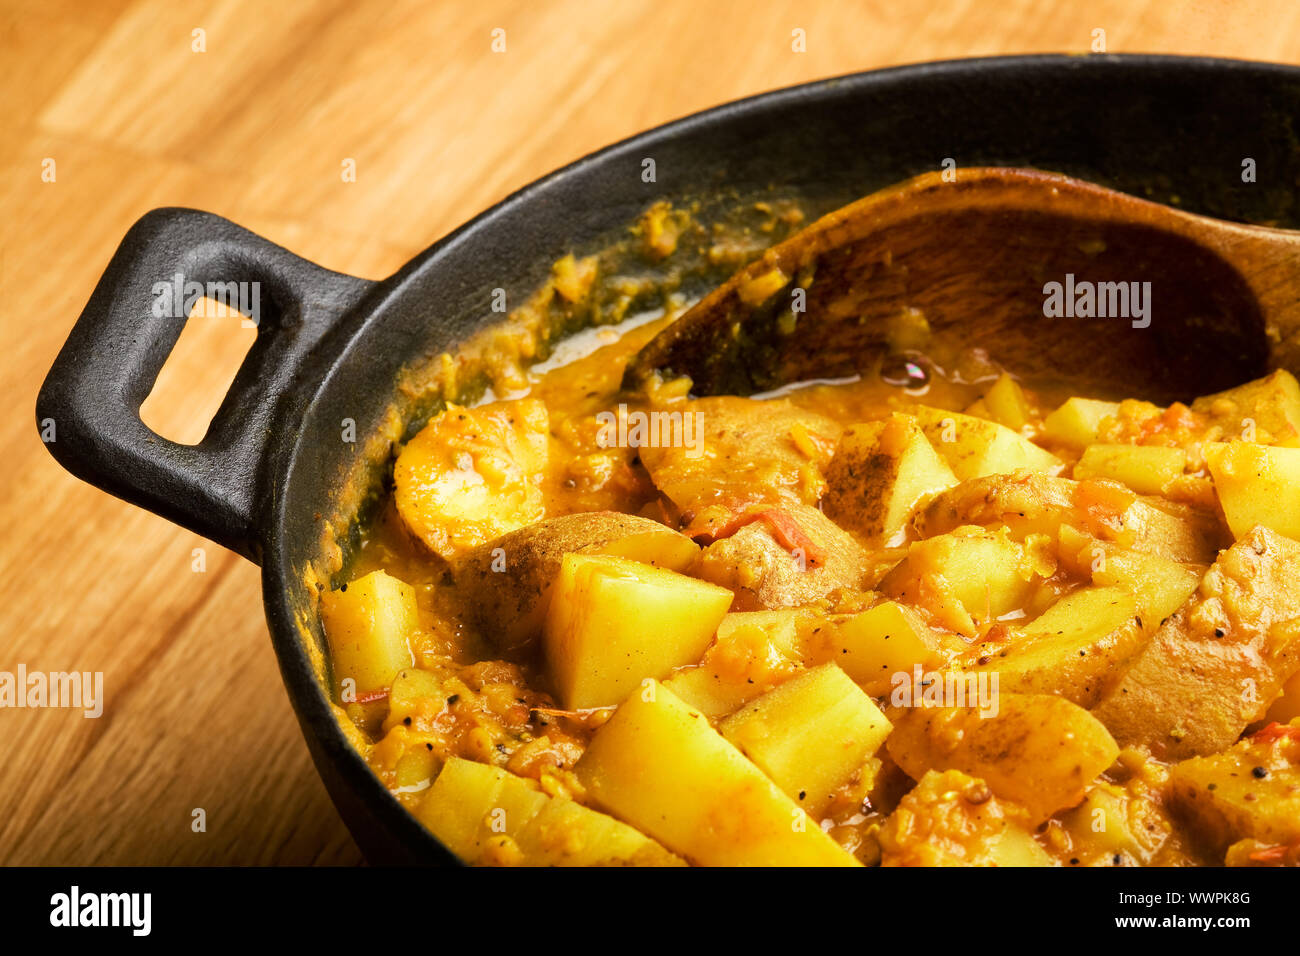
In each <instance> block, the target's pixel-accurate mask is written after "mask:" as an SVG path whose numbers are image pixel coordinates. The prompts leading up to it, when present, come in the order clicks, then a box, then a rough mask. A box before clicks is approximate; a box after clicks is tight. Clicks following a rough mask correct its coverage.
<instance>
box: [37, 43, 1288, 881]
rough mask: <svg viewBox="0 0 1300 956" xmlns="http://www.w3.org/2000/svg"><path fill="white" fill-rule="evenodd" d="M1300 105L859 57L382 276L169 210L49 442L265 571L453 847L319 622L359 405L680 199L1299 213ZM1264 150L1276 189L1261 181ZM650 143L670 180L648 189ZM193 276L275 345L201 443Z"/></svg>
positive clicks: (1193, 84)
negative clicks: (1063, 191) (165, 420)
mask: <svg viewBox="0 0 1300 956" xmlns="http://www.w3.org/2000/svg"><path fill="white" fill-rule="evenodd" d="M1297 116H1300V70H1297V69H1294V68H1289V67H1282V66H1273V65H1267V64H1257V63H1245V62H1237V61H1227V60H1209V59H1190V58H1178V57H1158V56H1086V57H1084V56H1029V57H1008V58H995V59H983V60H965V61H954V62H946V63H933V64H922V65H918V66H908V67H900V68H896V69H890V70H883V71H879V72H874V73H864V74H858V75H853V76H848V77H843V78H839V79H833V80H827V81H824V82H818V83H812V84H808V85H805V86H799V87H794V88H791V89H786V90H781V91H778V92H775V93H769V94H765V95H762V96H758V97H754V98H752V99H747V100H742V101H740V102H737V103H733V104H729V105H726V106H722V107H719V108H717V109H713V110H709V111H707V112H704V113H700V114H698V115H695V116H691V117H688V118H686V119H684V120H680V121H677V122H675V123H670V124H669V125H667V126H663V127H660V128H659V129H655V130H652V131H650V132H648V133H644V134H642V135H640V136H636V137H634V138H632V139H630V140H627V141H625V142H622V143H620V144H618V145H616V146H612V147H609V148H608V149H605V150H602V151H601V152H598V153H596V154H594V155H592V156H589V157H587V158H585V159H582V160H579V161H578V162H576V163H574V164H573V165H571V166H568V167H566V168H564V169H562V170H560V171H559V172H556V173H553V174H551V175H549V176H547V177H545V178H543V179H541V180H539V181H537V182H536V183H534V184H533V185H531V186H528V187H527V188H525V189H523V190H521V191H520V192H518V193H516V194H515V195H513V196H511V197H510V198H508V199H506V200H505V201H504V202H502V203H500V204H498V205H497V206H494V207H493V208H492V209H490V210H488V211H487V212H485V213H483V214H482V215H480V216H479V217H478V218H476V219H474V220H473V221H472V222H470V223H468V224H467V225H465V226H463V227H462V228H460V229H458V230H457V231H456V232H454V233H452V234H451V235H450V236H448V237H447V238H445V239H443V240H442V241H440V242H438V243H436V244H435V245H434V246H432V247H431V248H429V249H428V250H427V251H425V252H424V253H422V254H421V255H419V256H417V257H416V258H415V259H413V260H412V261H411V262H410V263H409V264H407V265H406V266H405V267H404V268H403V269H402V270H401V271H400V272H398V273H397V274H396V275H394V276H392V277H391V278H389V279H386V280H384V281H382V282H369V281H365V280H362V279H356V278H353V277H350V276H346V275H340V274H338V273H335V272H329V271H327V270H325V269H322V268H320V267H319V266H316V265H313V264H312V263H310V262H307V261H305V260H303V259H300V258H298V257H297V256H295V255H293V254H292V253H291V252H288V251H286V250H285V249H282V248H280V247H279V246H276V245H273V244H272V243H270V242H268V241H267V240H265V239H262V238H260V237H258V236H256V235H254V234H252V233H250V232H248V231H247V230H245V229H242V228H240V227H239V226H237V225H235V224H233V223H231V222H229V221H227V220H225V219H222V218H220V217H218V216H214V215H211V214H208V213H203V212H196V211H194V210H189V209H159V210H156V211H154V212H151V213H149V214H148V215H146V216H145V217H144V218H143V219H141V220H140V221H139V222H137V223H136V224H135V225H134V226H133V227H132V228H131V230H130V232H128V233H127V235H126V238H125V239H124V240H123V241H122V245H121V247H120V248H119V249H118V251H117V253H116V255H114V257H113V259H112V261H111V262H110V263H109V265H108V268H107V270H106V271H105V272H104V275H103V277H102V278H101V279H100V281H99V285H98V286H97V287H96V289H95V291H94V293H93V295H92V296H91V298H90V301H89V303H88V304H87V305H86V308H85V311H84V312H83V313H82V314H81V317H80V318H79V319H78V320H77V323H76V325H75V326H74V327H73V329H72V331H71V333H70V334H69V337H68V341H67V343H66V344H65V345H64V347H63V349H62V351H61V352H60V353H59V356H58V358H57V359H56V361H55V363H54V366H53V368H51V370H50V373H49V375H48V377H47V378H46V380H45V383H44V386H43V387H42V389H41V392H40V395H39V397H38V399H37V404H36V416H37V421H38V423H39V422H40V421H42V420H44V419H54V420H55V422H56V423H57V436H58V438H57V441H56V442H54V443H51V444H49V445H48V446H47V447H49V449H50V451H51V452H52V453H53V454H54V456H55V457H56V458H57V459H58V460H59V461H60V462H61V463H62V464H63V465H64V466H65V467H66V468H67V469H68V470H69V471H71V472H72V473H73V474H75V475H77V476H78V477H80V478H83V479H85V480H86V481H89V482H92V483H94V484H96V485H98V486H100V487H102V488H104V489H106V490H108V491H110V492H112V493H113V494H115V495H117V496H118V497H121V498H124V499H126V500H127V501H131V502H133V503H135V504H137V505H140V506H141V507H144V508H148V509H149V510H151V511H154V512H156V513H158V514H160V515H163V516H164V517H167V518H169V519H170V520H172V521H175V522H177V523H178V524H181V525H183V526H185V527H186V528H189V529H191V530H193V531H196V532H198V533H200V534H202V535H204V536H206V537H208V538H211V539H212V540H214V541H216V542H218V543H220V544H222V545H224V546H225V547H228V548H231V549H232V550H234V551H237V552H239V553H240V554H242V555H244V556H245V557H247V558H249V559H251V560H253V561H256V562H258V563H259V564H261V566H262V569H263V574H262V581H263V599H264V603H265V607H266V615H267V621H268V624H269V627H270V631H271V635H272V640H273V642H274V644H275V650H276V654H277V656H278V658H279V662H280V669H281V672H282V674H283V676H284V681H285V685H286V687H287V688H288V690H289V695H290V698H291V700H292V702H293V706H294V709H295V711H296V712H297V714H298V719H299V721H300V723H301V725H302V729H303V733H304V734H305V735H306V738H307V743H308V745H309V747H310V749H311V752H312V756H313V758H314V760H315V762H316V766H317V768H318V769H319V771H320V773H321V776H322V777H323V778H324V780H325V783H326V785H327V787H328V789H329V792H330V794H331V796H332V797H333V799H334V802H335V804H336V805H337V806H338V809H339V812H340V813H341V814H342V816H343V818H344V820H345V821H346V822H347V824H348V826H349V827H350V829H351V831H352V833H353V835H354V836H355V837H356V839H357V842H358V843H359V844H360V845H361V847H362V849H363V851H364V852H365V854H366V856H367V858H368V859H369V860H370V861H372V862H374V863H427V862H450V861H451V857H450V855H449V854H448V853H447V851H446V850H445V849H444V848H442V847H441V846H440V845H439V844H438V843H437V842H436V841H435V840H434V839H433V838H432V837H431V836H430V835H429V834H428V833H427V832H426V831H425V830H424V829H423V828H422V827H421V826H420V825H419V824H418V823H416V822H415V820H414V819H413V818H412V817H410V816H409V815H408V814H407V813H406V812H405V811H404V810H403V809H402V808H401V806H400V805H399V804H398V803H397V801H396V800H395V799H394V798H392V797H391V796H390V795H389V794H388V793H387V791H386V790H384V788H383V787H382V786H381V785H380V783H379V781H378V779H377V778H376V777H374V776H373V775H372V774H371V772H370V771H369V769H368V768H367V767H366V765H365V763H364V761H363V760H362V759H361V758H360V756H359V755H358V754H357V753H356V752H355V751H353V750H352V749H351V748H350V747H349V746H348V744H347V742H346V741H345V739H344V737H343V735H342V733H341V731H340V729H339V727H338V726H337V725H336V723H335V720H334V718H333V716H332V714H331V711H330V710H329V707H328V701H327V698H326V691H325V689H324V687H323V686H322V684H321V682H320V680H319V678H318V675H317V673H316V672H315V671H314V670H313V668H312V666H311V664H310V661H309V657H308V653H307V645H306V644H305V641H306V640H308V639H310V638H305V637H304V636H303V634H304V632H303V631H302V630H300V629H299V627H298V626H297V623H296V622H298V621H307V622H309V624H308V633H310V634H312V635H313V636H314V637H315V639H317V640H319V636H320V635H319V626H318V625H317V624H316V623H315V615H314V613H313V608H314V599H315V593H314V590H313V589H311V588H309V587H308V585H307V584H306V583H305V582H304V580H303V571H304V569H305V568H306V567H307V565H308V563H309V562H312V561H314V560H315V559H316V558H317V557H318V553H319V550H320V531H321V529H320V525H319V519H318V518H317V515H318V514H319V513H320V512H321V511H322V510H324V509H325V507H326V506H327V505H328V504H329V503H330V502H332V501H335V500H337V498H338V494H339V485H340V483H341V480H342V477H341V476H343V475H344V474H346V473H347V472H348V471H349V469H350V468H351V467H352V465H353V464H354V462H355V460H356V456H357V455H358V454H359V452H358V448H359V447H360V444H361V443H360V442H358V443H357V444H348V443H345V442H342V441H340V440H339V434H340V422H341V421H342V420H344V419H347V418H351V419H353V420H354V421H355V422H356V429H357V433H358V434H359V435H365V434H367V433H368V432H369V431H370V430H373V429H375V428H377V426H378V424H379V423H380V421H381V420H382V418H383V415H384V413H385V411H386V410H387V408H388V407H389V405H390V402H391V401H392V398H393V386H394V382H395V381H396V380H397V377H398V375H399V372H400V371H401V369H402V368H403V366H404V365H407V364H408V363H410V362H412V361H413V360H416V359H418V358H420V357H422V356H426V355H428V354H431V353H436V352H439V351H442V350H445V349H448V348H451V347H453V346H454V345H455V343H456V342H458V341H460V340H462V339H463V338H465V337H466V336H467V335H468V334H469V333H471V332H473V331H475V330H476V329H479V328H481V327H483V326H485V325H487V324H488V323H489V322H491V321H492V319H493V313H492V312H491V310H490V296H491V290H492V289H494V288H496V287H504V288H506V289H507V290H508V294H509V296H510V301H512V302H517V301H522V299H523V297H524V296H525V295H526V294H527V293H528V292H529V291H530V290H531V289H533V288H535V287H536V286H537V285H538V284H539V282H540V281H541V280H542V279H543V278H544V277H545V275H546V274H547V271H548V268H549V265H550V263H551V262H553V261H554V260H555V259H556V258H558V257H560V256H562V255H564V254H565V253H566V252H569V251H577V252H579V253H582V252H584V251H588V250H594V249H598V248H601V247H603V246H604V245H606V244H608V243H609V242H611V241H613V240H616V239H619V238H623V237H624V236H625V235H626V229H627V227H628V225H629V224H630V223H631V222H632V221H633V220H634V219H635V218H636V216H637V215H638V214H639V213H640V212H641V211H642V210H643V209H645V208H646V207H647V206H648V205H649V204H650V203H652V202H654V201H656V200H660V199H668V200H671V201H674V202H676V203H683V202H688V201H691V200H698V201H700V202H701V215H702V216H704V217H705V218H707V217H708V216H710V215H714V214H720V210H723V209H725V208H727V207H729V206H734V205H735V204H736V203H738V202H741V201H744V200H746V199H751V200H752V199H753V198H755V197H770V196H771V195H773V194H774V193H775V194H778V195H783V196H791V197H798V198H800V199H801V200H802V201H804V203H805V205H806V208H807V209H808V210H809V211H810V212H811V213H813V214H820V213H821V212H824V211H827V210H829V209H831V208H833V207H835V206H838V205H841V204H842V203H844V202H847V201H849V200H851V199H855V198H858V197H859V196H861V195H863V194H865V193H868V192H871V191H872V190H875V189H878V188H880V187H883V186H886V185H889V184H891V183H894V182H896V181H898V180H901V179H904V178H906V177H909V176H912V175H915V174H917V173H921V172H924V171H927V170H932V169H935V168H938V167H939V166H940V164H941V163H942V162H943V160H944V159H945V158H948V157H951V158H953V159H954V160H955V161H956V162H957V164H958V165H959V166H963V165H999V164H1006V165H1016V166H1037V167H1041V168H1045V169H1051V170H1056V171H1060V172H1064V173H1068V174H1072V175H1075V176H1078V177H1081V178H1084V179H1088V180H1093V181H1097V182H1100V183H1103V184H1106V185H1109V186H1112V187H1114V188H1117V189H1121V190H1125V191H1128V192H1131V193H1134V194H1136V195H1140V196H1146V197H1149V198H1152V199H1156V200H1159V201H1164V202H1173V203H1175V204H1177V205H1181V206H1182V207H1184V208H1187V209H1189V210H1192V211H1195V212H1201V213H1206V214H1209V215H1212V216H1219V217H1222V218H1226V219H1240V220H1249V221H1254V222H1271V223H1275V224H1278V225H1283V226H1289V227H1292V228H1295V227H1297V226H1300V208H1298V207H1297V198H1296V184H1297V183H1300V151H1297V148H1296V146H1297V143H1296V134H1295V130H1294V128H1293V123H1294V120H1295V117H1297ZM1247 157H1249V158H1253V159H1254V160H1255V161H1256V166H1257V170H1258V181H1257V182H1254V183H1243V182H1242V179H1241V175H1240V173H1241V169H1242V161H1243V160H1244V159H1245V158H1247ZM645 158H653V159H654V160H655V166H656V172H657V175H656V181H655V182H650V183H647V182H645V181H643V178H642V175H641V173H642V168H643V167H642V161H643V159H645ZM178 272H179V273H181V274H183V275H184V276H185V277H186V279H193V280H197V281H200V282H207V281H209V280H211V281H222V282H229V281H250V282H251V281H257V282H260V283H261V284H262V302H263V311H262V315H261V321H260V324H259V331H258V337H257V341H256V343H255V345H254V347H253V349H252V351H251V352H250V353H249V355H248V357H247V359H246V360H245V362H244V364H243V366H242V368H241V369H240V371H239V374H238V375H237V377H236V378H235V380H234V383H233V384H232V386H231V388H230V392H229V394H228V395H227V396H226V399H225V401H224V403H223V404H222V406H221V408H220V410H219V412H218V413H217V415H216V418H215V419H214V421H213V423H212V426H211V429H210V430H209V432H208V434H207V436H206V437H205V438H204V440H203V441H202V442H201V443H200V444H199V445H197V446H193V447H188V446H182V445H177V444H174V443H172V442H169V441H166V440H164V439H162V438H160V437H158V436H157V435H154V434H153V433H152V432H150V431H149V430H148V429H147V428H146V427H145V426H144V425H143V424H142V423H141V421H140V418H139V414H138V412H139V408H140V404H141V402H142V401H143V400H144V399H145V397H146V396H147V395H148V393H149V391H150V389H151V387H152V385H153V382H154V379H155V377H156V376H157V373H158V371H159V369H160V368H161V367H162V365H163V363H164V361H165V360H166V358H167V355H168V353H169V352H170V350H171V348H172V346H173V345H174V343H175V341H176V338H177V336H178V335H179V334H180V331H181V327H182V325H183V323H184V320H183V319H178V318H167V317H158V316H155V315H154V314H153V311H152V309H151V305H152V303H153V302H154V295H153V291H152V290H153V287H154V284H155V283H157V282H170V281H171V280H172V277H173V275H174V274H176V273H178ZM704 278H705V277H703V276H701V277H699V279H700V282H701V283H702V282H703V281H704ZM687 291H694V292H700V291H703V289H702V286H700V287H697V288H694V289H688V290H687ZM268 303H269V307H268ZM496 318H499V316H496Z"/></svg>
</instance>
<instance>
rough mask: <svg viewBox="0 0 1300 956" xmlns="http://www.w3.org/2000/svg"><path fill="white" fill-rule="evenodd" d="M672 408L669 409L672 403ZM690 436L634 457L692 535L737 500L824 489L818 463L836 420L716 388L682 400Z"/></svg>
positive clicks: (816, 493) (788, 497)
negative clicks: (715, 392) (714, 393)
mask: <svg viewBox="0 0 1300 956" xmlns="http://www.w3.org/2000/svg"><path fill="white" fill-rule="evenodd" d="M674 410H676V409H675V408H674ZM682 411H683V413H684V414H688V415H691V416H693V417H692V418H691V419H690V421H691V422H692V423H693V428H694V429H695V431H694V432H693V438H695V437H698V440H693V441H691V442H681V443H677V444H676V445H672V444H669V445H661V446H658V447H650V446H647V447H643V448H641V449H640V453H641V462H642V463H643V464H644V465H645V467H646V470H647V471H648V472H649V473H650V479H651V480H652V481H653V482H654V484H655V487H656V488H658V489H659V491H660V492H662V493H663V495H664V496H665V497H666V498H667V499H668V500H669V501H670V502H672V504H673V505H675V506H676V508H677V509H678V511H679V512H680V513H681V515H682V518H683V521H682V523H683V525H684V526H687V533H688V534H690V535H691V536H692V537H695V536H696V535H697V534H708V533H710V532H711V531H712V530H713V529H714V528H715V527H716V526H717V525H719V524H725V523H726V522H727V521H728V520H730V518H731V515H732V513H733V512H734V511H735V510H736V509H737V508H738V507H739V506H742V505H744V504H748V503H753V502H759V501H767V502H773V503H782V502H786V503H792V504H816V503H817V501H818V500H819V499H820V498H821V496H822V493H823V492H824V491H825V489H826V482H825V479H824V478H823V477H822V472H821V469H822V468H824V467H825V466H826V465H827V463H829V461H830V459H831V454H832V452H833V451H834V449H835V442H836V440H837V439H838V438H839V436H840V426H839V425H838V424H837V423H836V422H834V421H833V420H832V419H830V418H827V417H826V416H825V415H819V414H817V413H816V412H810V411H805V410H804V409H802V408H799V407H797V406H795V405H793V404H791V403H790V402H788V401H785V400H772V401H757V400H755V399H752V398H738V397H736V396H734V395H717V396H712V397H709V398H701V399H699V400H697V401H691V402H688V403H686V405H685V406H684V407H683V408H682Z"/></svg>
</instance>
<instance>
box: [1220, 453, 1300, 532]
mask: <svg viewBox="0 0 1300 956" xmlns="http://www.w3.org/2000/svg"><path fill="white" fill-rule="evenodd" d="M1205 461H1206V464H1208V465H1209V466H1210V474H1211V475H1212V476H1213V478H1214V490H1215V492H1216V493H1217V494H1218V496H1219V504H1221V505H1222V506H1223V513H1224V516H1225V517H1226V518H1227V519H1228V527H1229V528H1231V529H1232V533H1233V534H1234V535H1236V536H1237V537H1241V536H1242V535H1244V534H1246V533H1247V532H1248V531H1250V530H1251V529H1252V528H1254V527H1256V526H1257V525H1263V526H1264V527H1265V528H1271V529H1272V530H1274V531H1276V532H1277V533H1278V534H1284V535H1286V536H1287V537H1289V538H1295V539H1300V448H1274V447H1270V446H1267V445H1256V444H1254V443H1252V442H1244V441H1234V442H1211V443H1210V444H1207V445H1206V446H1205Z"/></svg>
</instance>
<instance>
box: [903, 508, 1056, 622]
mask: <svg viewBox="0 0 1300 956" xmlns="http://www.w3.org/2000/svg"><path fill="white" fill-rule="evenodd" d="M1054 570H1055V566H1054V564H1052V562H1051V560H1050V558H1049V557H1047V556H1045V555H1044V554H1042V553H1041V552H1040V550H1039V549H1037V548H1035V547H1026V546H1025V545H1022V544H1020V543H1019V542H1016V541H1013V540H1012V539H1011V538H1010V537H1009V536H1008V535H1007V534H1005V533H1000V532H994V531H986V530H984V529H983V528H977V527H969V528H958V529H957V530H955V531H953V532H952V533H951V534H943V535H939V536H938V537H934V538H927V539H925V540H924V541H917V542H914V543H913V544H912V545H911V546H910V547H909V548H908V551H907V557H906V558H904V559H903V561H902V562H901V563H900V564H899V565H898V567H896V568H895V569H894V570H893V571H891V572H889V574H887V575H886V576H885V579H884V580H883V581H881V583H880V590H881V591H882V592H883V593H884V594H886V595H888V596H889V597H891V598H894V599H895V600H898V601H902V602H903V603H905V604H912V605H915V606H917V607H920V608H922V609H923V610H925V611H926V612H928V613H929V614H930V617H931V620H932V621H934V622H935V623H936V624H939V625H940V626H942V627H946V628H948V629H949V630H951V631H955V632H956V633H958V634H961V635H962V636H964V637H967V638H970V637H975V636H976V635H977V634H979V633H980V632H981V630H982V629H984V628H986V627H987V626H988V625H989V624H991V623H992V622H993V621H995V620H996V619H997V618H999V617H1001V616H1002V615H1004V614H1007V613H1009V612H1011V611H1015V610H1018V609H1019V608H1021V607H1023V606H1024V604H1025V602H1026V601H1027V600H1028V599H1029V597H1030V596H1031V595H1032V594H1033V592H1034V589H1035V587H1036V585H1038V584H1040V583H1041V582H1042V581H1043V579H1044V578H1046V577H1049V576H1050V575H1051V574H1052V573H1053V571H1054Z"/></svg>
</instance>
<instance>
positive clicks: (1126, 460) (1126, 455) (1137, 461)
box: [1074, 443, 1187, 495]
mask: <svg viewBox="0 0 1300 956" xmlns="http://www.w3.org/2000/svg"><path fill="white" fill-rule="evenodd" d="M1186 467H1187V452H1185V451H1183V450H1182V449H1181V448H1166V447H1164V446H1161V445H1106V444H1101V443H1098V444H1095V445H1089V446H1088V447H1087V448H1085V449H1084V451H1083V457H1082V458H1080V459H1079V463H1078V464H1077V465H1075V466H1074V477H1075V478H1110V479H1111V480H1112V481H1118V482H1119V483H1120V484H1122V485H1127V486H1128V487H1129V488H1132V489H1133V490H1134V491H1136V492H1137V493H1138V494H1140V495H1158V494H1160V493H1161V492H1163V491H1164V489H1165V486H1166V485H1168V484H1169V483H1170V482H1171V481H1173V480H1174V479H1175V478H1181V477H1182V474H1183V471H1184V470H1185V469H1186Z"/></svg>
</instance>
